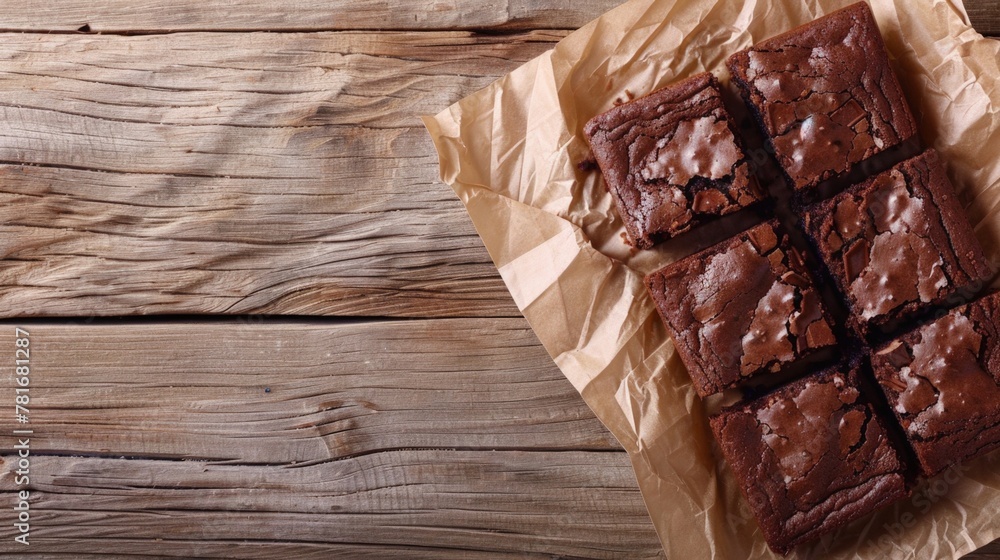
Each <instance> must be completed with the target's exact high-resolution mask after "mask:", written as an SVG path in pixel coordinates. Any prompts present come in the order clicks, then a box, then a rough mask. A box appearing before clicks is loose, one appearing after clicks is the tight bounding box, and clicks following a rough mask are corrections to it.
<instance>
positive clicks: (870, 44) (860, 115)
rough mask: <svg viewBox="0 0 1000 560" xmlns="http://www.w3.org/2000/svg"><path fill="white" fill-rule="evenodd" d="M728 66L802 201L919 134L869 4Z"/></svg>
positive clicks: (771, 42) (746, 53)
mask: <svg viewBox="0 0 1000 560" xmlns="http://www.w3.org/2000/svg"><path fill="white" fill-rule="evenodd" d="M728 66H729V71H730V72H731V73H732V76H733V81H734V82H735V83H736V85H737V86H739V88H740V93H741V94H742V95H743V98H744V100H745V101H746V102H747V105H748V106H749V107H750V109H751V111H752V112H753V113H754V114H755V115H756V117H757V121H758V125H759V126H760V127H761V129H762V130H763V131H764V135H765V136H766V137H767V139H768V142H769V144H770V146H771V147H772V148H773V149H774V155H775V156H776V158H777V160H778V163H779V164H780V165H781V167H782V169H784V171H785V174H786V175H787V178H788V180H789V182H790V184H791V185H792V187H793V188H794V191H795V193H796V195H797V197H798V198H803V199H809V198H811V197H812V194H813V189H814V188H815V187H816V186H817V185H818V184H819V183H821V182H823V181H825V180H827V179H830V178H833V177H836V176H839V175H841V174H843V173H846V172H848V171H849V170H850V169H851V167H852V166H853V165H854V164H857V163H859V162H861V161H862V160H865V159H867V158H869V157H871V156H873V155H875V154H877V153H879V152H882V151H884V150H887V149H889V148H891V147H893V146H896V145H898V144H901V143H903V142H905V141H906V140H907V139H909V138H911V137H913V136H915V135H916V134H917V127H916V123H915V122H914V120H913V115H911V114H910V108H909V106H908V105H907V103H906V99H905V98H904V97H903V90H902V89H901V88H900V86H899V81H898V80H897V79H896V75H895V74H893V72H892V68H891V67H890V66H889V57H888V55H887V54H886V50H885V45H884V44H883V42H882V36H881V35H880V34H879V30H878V25H877V24H876V23H875V17H874V16H873V15H872V11H871V8H869V7H868V4H866V3H864V2H859V3H857V4H853V5H851V6H848V7H847V8H844V9H842V10H838V11H836V12H833V13H831V14H829V15H827V16H825V17H822V18H819V19H817V20H815V21H813V22H810V23H807V24H805V25H802V26H800V27H797V28H795V29H793V30H791V31H788V32H786V33H783V34H781V35H778V36H776V37H772V38H770V39H767V40H765V41H761V42H760V43H757V44H756V45H754V46H753V47H751V48H748V49H746V50H743V51H740V52H738V53H736V54H734V55H732V56H731V57H730V58H729V60H728Z"/></svg>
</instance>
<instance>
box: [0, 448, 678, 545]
mask: <svg viewBox="0 0 1000 560" xmlns="http://www.w3.org/2000/svg"><path fill="white" fill-rule="evenodd" d="M11 459H12V457H10V456H6V457H2V460H4V461H5V462H6V461H10V460H11ZM5 469H6V466H5ZM31 470H32V480H33V482H32V485H33V487H34V491H33V492H32V496H33V498H34V503H33V504H32V506H31V507H32V511H34V512H36V513H35V515H36V516H37V517H36V519H37V521H36V522H35V524H34V526H33V530H32V532H31V537H30V538H31V544H30V549H27V550H26V551H27V552H31V553H32V555H35V554H49V553H63V554H72V555H73V556H74V557H76V555H77V554H82V553H92V554H96V553H101V552H112V551H113V552H115V553H117V554H136V555H139V554H149V553H150V552H152V553H154V554H156V555H158V556H165V557H180V558H191V557H225V558H276V557H277V558H300V557H310V558H324V557H326V558H329V557H333V556H330V555H333V554H345V555H348V556H345V557H349V558H356V557H365V558H375V557H379V558H385V557H389V556H392V557H397V556H398V557H405V558H470V557H471V558H489V557H496V556H498V555H502V556H503V557H514V556H516V557H521V558H552V557H553V556H558V557H586V558H626V557H627V558H661V557H662V554H663V553H662V550H661V548H660V545H659V541H657V539H656V535H655V533H654V532H653V529H652V524H651V523H650V522H649V518H648V514H647V513H646V510H645V507H644V506H643V504H642V499H641V497H640V495H639V492H638V490H637V489H636V488H635V479H634V474H633V473H632V468H631V465H630V464H629V462H628V460H627V458H626V456H625V454H623V453H584V452H562V453H560V452H551V451H550V452H545V451H539V452H524V451H510V452H501V451H497V452H489V451H419V450H406V451H391V452H385V453H376V454H371V455H365V456H362V457H357V458H351V459H345V460H342V461H333V462H328V463H323V464H320V465H309V466H302V467H295V468H284V467H276V466H232V465H220V464H213V463H207V462H203V461H156V460H127V459H99V458H77V457H36V458H35V459H34V460H33V461H32V464H31ZM0 488H3V490H4V492H0V500H2V501H3V503H5V504H8V503H12V500H13V496H12V494H11V493H10V490H11V489H12V486H11V483H10V478H9V477H5V478H4V479H3V480H2V481H0ZM550 520H557V521H556V522H549V521H550ZM35 527H36V528H35ZM14 531H15V529H14V528H13V527H12V526H10V524H8V523H4V524H3V526H2V527H0V554H2V553H4V551H6V553H7V554H10V553H11V552H23V551H25V550H24V549H23V546H22V545H17V544H15V543H13V540H12V537H13V532H14ZM18 546H20V547H22V548H21V549H18V548H15V547H18ZM324 554H326V555H327V556H324ZM286 555H287V556H286ZM300 555H305V556H300ZM19 557H21V556H19Z"/></svg>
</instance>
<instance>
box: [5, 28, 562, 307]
mask: <svg viewBox="0 0 1000 560" xmlns="http://www.w3.org/2000/svg"><path fill="white" fill-rule="evenodd" d="M564 35H565V33H562V32H530V33H524V34H519V35H514V36H505V37H502V38H490V37H481V36H473V35H471V34H469V33H463V32H458V33H421V34H399V33H386V34H370V33H368V34H358V33H306V34H251V35H239V34H212V33H194V34H171V35H157V36H139V37H123V36H108V37H104V36H72V35H30V34H29V35H22V34H7V35H2V36H0V39H2V40H0V59H3V60H4V61H5V62H4V64H3V65H2V67H0V116H2V118H3V121H4V122H5V123H6V126H5V127H4V129H3V130H2V131H0V162H2V163H4V164H6V165H2V166H0V258H2V260H0V310H2V311H0V313H2V314H3V315H5V316H37V315H47V316H72V315H119V314H134V313H139V314H144V313H272V314H276V313H280V314H312V315H319V314H338V315H380V316H484V315H485V316H517V315H519V313H518V311H517V309H516V308H515V307H514V305H513V302H512V301H511V300H510V296H509V295H508V294H507V293H506V290H505V289H504V287H503V284H502V282H501V280H500V278H499V275H498V274H497V272H496V270H495V268H494V267H493V264H492V262H491V261H490V259H489V256H488V255H487V253H486V251H485V250H484V249H483V247H482V243H481V241H480V240H479V238H478V237H477V236H476V234H475V231H474V229H473V228H472V226H471V223H470V222H469V220H468V218H467V217H466V216H465V213H464V209H463V208H462V205H461V204H460V203H459V201H458V200H457V198H456V197H455V195H454V193H452V192H451V190H450V189H448V188H447V187H446V186H444V185H441V184H440V183H439V182H438V169H437V159H436V156H435V154H434V150H433V147H432V145H431V142H430V139H429V137H428V136H427V134H426V132H425V131H424V130H423V128H422V126H421V125H420V123H419V120H418V118H417V115H418V114H419V113H422V112H433V111H437V110H439V109H440V108H442V107H446V106H447V105H448V104H450V103H452V102H454V101H457V100H458V99H460V98H461V97H462V96H464V95H466V94H468V93H470V92H472V91H474V90H475V89H477V88H480V87H483V86H485V85H487V84H488V83H490V82H491V81H493V80H494V79H496V78H497V77H498V76H500V75H502V74H504V73H506V72H508V71H510V70H512V69H513V68H515V67H517V66H518V65H520V64H522V63H523V62H525V61H526V60H528V59H530V58H532V57H534V56H536V55H538V54H539V53H541V52H542V51H543V50H545V49H547V48H549V47H551V45H552V44H553V43H554V42H555V41H556V40H558V39H559V38H561V37H562V36H564ZM442 224H446V226H444V227H442Z"/></svg>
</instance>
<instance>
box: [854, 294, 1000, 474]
mask: <svg viewBox="0 0 1000 560" xmlns="http://www.w3.org/2000/svg"><path fill="white" fill-rule="evenodd" d="M998 335H1000V293H995V294H992V295H990V296H987V297H984V298H982V299H980V300H978V301H976V302H973V303H972V304H970V305H967V306H965V307H962V308H959V309H956V310H954V311H952V312H950V313H948V314H947V315H945V316H943V317H941V318H940V319H938V320H936V321H934V322H933V323H930V324H928V325H924V326H923V327H921V328H919V329H917V330H916V331H913V332H912V333H909V334H907V335H904V336H903V337H901V338H899V339H897V340H895V341H892V342H890V343H889V344H887V345H886V346H884V347H883V348H882V349H880V350H879V351H878V352H876V354H875V356H874V357H873V359H872V362H873V365H874V368H875V377H876V378H877V379H878V381H879V384H881V385H882V390H883V391H884V392H885V394H886V397H887V398H888V399H889V404H890V406H891V407H892V409H893V411H894V412H895V414H896V417H897V418H898V419H899V421H900V423H901V424H902V425H903V429H904V430H906V436H907V438H908V439H909V440H910V443H911V444H912V446H913V449H914V450H915V451H916V453H917V458H918V460H919V461H920V468H921V470H922V471H923V473H924V474H926V475H927V476H934V475H936V474H938V473H940V472H941V471H943V470H945V469H947V468H948V467H949V466H951V465H953V464H955V463H958V462H961V461H965V460H968V459H972V458H974V457H978V456H980V455H983V454H985V453H987V452H989V451H991V450H993V449H997V448H998V447H1000V337H998Z"/></svg>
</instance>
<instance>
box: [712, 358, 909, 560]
mask: <svg viewBox="0 0 1000 560" xmlns="http://www.w3.org/2000/svg"><path fill="white" fill-rule="evenodd" d="M711 425H712V430H713V431H714V432H715V436H716V439H717V440H718V442H719V445H720V447H721V449H722V453H723V455H724V456H725V458H726V460H727V461H728V462H729V464H730V466H731V467H732V469H733V474H734V475H735V476H736V479H737V481H738V482H739V485H740V488H741V490H742V491H743V494H744V496H745V497H746V499H747V501H748V502H749V504H750V508H751V509H752V510H753V512H754V514H755V515H756V517H757V520H758V521H759V523H760V526H761V530H762V532H763V534H764V538H765V540H766V541H767V543H768V546H770V547H771V549H772V550H774V551H775V552H778V553H781V554H785V553H787V552H788V550H789V549H790V548H792V547H794V546H795V545H797V544H799V543H802V542H805V541H808V540H811V539H814V538H817V537H819V536H820V535H821V534H823V533H826V532H829V531H832V530H834V529H836V528H837V527H840V526H842V525H844V524H846V523H849V522H850V521H852V520H854V519H857V518H859V517H861V516H864V515H866V514H868V513H870V512H872V511H874V510H875V509H878V508H881V507H883V506H885V505H888V504H889V503H892V502H894V501H896V500H898V499H900V498H903V497H905V496H906V495H907V494H908V486H907V482H906V476H905V468H904V465H903V462H902V460H901V458H900V456H899V454H898V453H897V451H896V449H895V448H894V447H893V446H892V445H891V443H890V441H889V439H888V437H887V435H886V430H885V427H884V426H883V424H882V422H881V421H880V419H879V418H878V417H877V416H876V415H875V413H874V411H873V409H872V407H871V405H870V404H869V403H868V402H867V401H866V400H865V399H864V398H863V396H862V394H861V392H860V390H859V388H858V380H857V366H853V365H842V366H838V367H834V368H830V369H828V370H825V371H823V372H821V373H818V374H815V375H812V376H810V377H806V378H804V379H801V380H799V381H796V382H794V383H791V384H789V385H786V386H784V387H782V388H780V389H777V390H775V391H774V392H772V393H770V394H768V395H765V396H764V397H761V398H759V399H757V400H755V401H752V402H749V403H746V404H740V405H736V406H733V407H730V408H727V409H724V410H723V411H722V412H721V413H720V414H718V415H716V416H713V417H712V418H711Z"/></svg>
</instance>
